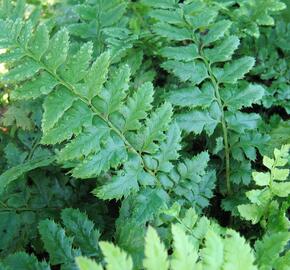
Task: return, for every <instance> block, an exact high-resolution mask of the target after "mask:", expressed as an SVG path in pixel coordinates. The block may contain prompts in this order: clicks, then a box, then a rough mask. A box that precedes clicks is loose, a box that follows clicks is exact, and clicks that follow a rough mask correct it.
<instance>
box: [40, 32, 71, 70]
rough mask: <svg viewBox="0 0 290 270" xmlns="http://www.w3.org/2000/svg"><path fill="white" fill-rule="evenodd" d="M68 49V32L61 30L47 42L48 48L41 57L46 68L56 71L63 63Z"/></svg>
mask: <svg viewBox="0 0 290 270" xmlns="http://www.w3.org/2000/svg"><path fill="white" fill-rule="evenodd" d="M44 42H45V40H44ZM68 49H69V34H68V31H67V30H66V29H65V28H63V29H61V30H60V31H58V32H57V33H56V34H55V35H54V36H53V37H52V39H51V40H50V42H49V48H48V50H47V52H46V53H45V54H44V56H43V58H44V63H45V64H46V66H48V67H49V68H50V69H52V70H53V71H56V69H57V68H58V67H59V66H60V65H61V64H63V63H64V62H65V60H66V58H67V54H68Z"/></svg>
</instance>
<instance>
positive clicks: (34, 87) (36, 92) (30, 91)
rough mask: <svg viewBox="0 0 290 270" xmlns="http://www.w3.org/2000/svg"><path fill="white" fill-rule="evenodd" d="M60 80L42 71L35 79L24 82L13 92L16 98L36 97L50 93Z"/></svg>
mask: <svg viewBox="0 0 290 270" xmlns="http://www.w3.org/2000/svg"><path fill="white" fill-rule="evenodd" d="M58 84H59V82H58V81H57V80H55V78H54V77H52V76H51V75H50V74H49V73H47V72H42V73H41V74H40V75H39V76H38V77H36V78H35V79H33V80H31V81H28V82H26V83H24V84H23V85H22V86H20V87H19V88H16V89H15V90H14V91H13V92H12V93H11V98H12V99H14V100H26V99H36V98H38V97H40V96H42V95H48V94H49V93H50V92H51V91H52V90H53V89H54V87H55V86H56V85H58Z"/></svg>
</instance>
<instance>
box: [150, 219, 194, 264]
mask: <svg viewBox="0 0 290 270" xmlns="http://www.w3.org/2000/svg"><path fill="white" fill-rule="evenodd" d="M171 230H172V235H173V254H172V259H171V267H172V269H176V270H177V269H189V270H194V269H195V263H196V261H197V258H198V254H197V251H196V250H195V248H194V245H193V244H192V242H191V241H190V239H189V237H188V236H187V235H186V234H185V232H184V231H183V230H182V229H181V228H180V227H179V226H177V225H174V224H173V225H172V228H171ZM156 269H157V268H156Z"/></svg>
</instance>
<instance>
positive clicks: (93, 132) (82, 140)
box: [58, 120, 110, 162]
mask: <svg viewBox="0 0 290 270" xmlns="http://www.w3.org/2000/svg"><path fill="white" fill-rule="evenodd" d="M109 131H110V130H109V127H108V126H107V125H106V124H105V123H104V122H103V121H101V120H100V121H98V122H97V123H96V125H95V126H94V127H91V128H88V129H87V130H84V131H83V132H82V133H81V134H80V135H79V136H77V137H76V138H75V139H73V140H71V141H70V143H68V144H67V145H66V146H65V147H64V148H63V149H62V150H61V151H60V152H59V154H58V159H59V160H60V161H62V162H63V161H66V160H74V159H81V158H82V157H83V156H85V157H86V156H88V155H89V154H92V153H97V152H99V151H100V150H101V142H102V140H105V139H104V136H106V135H107V136H108V135H109Z"/></svg>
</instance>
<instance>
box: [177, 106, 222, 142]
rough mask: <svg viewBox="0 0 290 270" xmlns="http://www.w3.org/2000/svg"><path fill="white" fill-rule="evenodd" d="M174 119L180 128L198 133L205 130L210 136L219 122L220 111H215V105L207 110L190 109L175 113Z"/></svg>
mask: <svg viewBox="0 0 290 270" xmlns="http://www.w3.org/2000/svg"><path fill="white" fill-rule="evenodd" d="M216 117H217V118H216ZM176 121H177V123H178V125H179V126H180V128H181V129H183V130H185V131H187V132H194V133H196V134H200V133H201V132H202V131H203V130H205V131H206V133H207V134H208V135H209V136H210V135H211V134H212V133H213V132H214V130H215V128H216V126H217V125H218V123H219V122H220V111H219V110H218V111H215V107H211V108H210V110H209V111H205V110H191V111H189V112H185V113H180V114H177V116H176Z"/></svg>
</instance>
